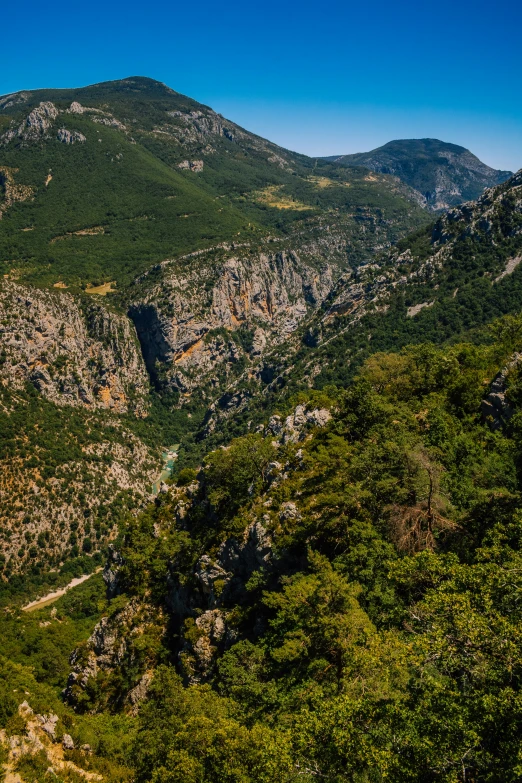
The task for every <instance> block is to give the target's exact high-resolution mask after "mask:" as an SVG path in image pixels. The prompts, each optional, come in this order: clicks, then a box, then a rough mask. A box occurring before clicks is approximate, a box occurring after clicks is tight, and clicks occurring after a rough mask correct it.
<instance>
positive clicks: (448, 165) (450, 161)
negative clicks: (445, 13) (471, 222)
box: [325, 139, 513, 212]
mask: <svg viewBox="0 0 522 783" xmlns="http://www.w3.org/2000/svg"><path fill="white" fill-rule="evenodd" d="M325 160H328V161H331V162H332V163H337V164H342V165H344V166H364V167H365V168H367V169H371V171H375V172H379V173H380V174H391V175H392V176H395V177H398V178H399V179H400V180H401V182H404V183H405V184H406V185H409V186H410V187H411V188H413V190H414V191H415V193H416V194H417V197H418V202H419V204H420V205H421V206H423V207H425V208H426V209H429V210H431V211H433V212H437V211H440V210H443V209H448V208H449V207H454V206H457V205H458V204H461V203H462V202H463V201H471V200H473V199H476V198H478V197H479V196H480V194H481V193H482V191H483V190H484V188H491V187H493V186H494V185H500V184H501V183H502V182H505V181H506V180H507V179H509V177H510V176H511V175H512V173H513V172H511V171H498V170H497V169H492V168H491V167H490V166H486V164H485V163H482V161H480V160H479V159H478V158H477V157H476V156H475V155H473V153H471V152H470V151H469V150H467V149H465V147H459V146H458V145H457V144H448V143H447V142H445V141H439V140H438V139H398V140H397V141H390V142H388V144H384V146H382V147H378V148H377V149H375V150H371V151H370V152H358V153H356V154H354V155H332V156H330V157H328V158H325Z"/></svg>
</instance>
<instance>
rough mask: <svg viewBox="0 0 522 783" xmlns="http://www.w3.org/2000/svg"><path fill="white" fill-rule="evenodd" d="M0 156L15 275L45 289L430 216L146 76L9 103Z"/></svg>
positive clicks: (400, 226)
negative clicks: (232, 249)
mask: <svg viewBox="0 0 522 783" xmlns="http://www.w3.org/2000/svg"><path fill="white" fill-rule="evenodd" d="M0 154H1V171H0V186H1V187H2V190H3V200H2V202H1V203H0V214H1V215H2V220H1V222H0V246H1V247H2V254H1V261H2V266H3V269H4V273H7V274H9V273H12V274H16V275H17V277H18V278H23V279H25V280H27V281H28V282H34V283H37V284H39V285H40V284H42V285H46V286H52V285H53V284H56V283H63V284H66V285H69V286H71V285H76V286H78V287H80V288H84V287H85V286H87V285H88V284H91V285H96V284H97V283H100V282H103V283H105V282H112V281H115V282H116V285H117V286H118V287H120V286H124V285H128V284H130V283H132V281H133V280H134V278H135V277H136V276H137V275H139V274H140V273H142V272H144V271H146V270H148V269H150V267H151V266H153V265H154V264H157V263H160V262H162V261H164V260H165V259H177V258H179V257H180V256H183V255H185V254H187V253H193V252H194V251H196V250H199V249H208V248H209V247H213V246H216V245H220V244H222V243H223V242H228V243H230V242H234V243H240V244H243V245H244V244H245V243H247V244H248V245H249V246H253V247H254V248H256V247H257V246H258V245H260V244H262V243H263V242H264V241H266V238H267V235H268V234H270V235H273V236H275V237H276V238H281V237H284V236H286V237H289V236H290V235H293V236H295V235H298V236H299V235H300V233H301V232H302V231H303V230H304V231H309V232H313V230H314V228H317V227H318V226H320V225H321V222H322V220H323V219H324V217H325V215H327V216H328V220H329V222H330V223H331V224H332V225H333V224H335V225H336V226H338V230H339V232H340V233H342V235H343V236H346V238H347V241H348V242H349V240H350V238H351V237H354V238H355V239H358V238H359V236H360V235H361V234H362V233H363V227H364V228H365V225H364V226H363V225H362V224H365V221H366V220H367V219H371V220H373V221H374V222H375V226H376V227H375V230H374V231H372V234H373V237H372V239H373V241H374V244H379V243H382V242H384V243H386V242H389V241H390V240H393V239H396V238H397V236H398V235H400V234H401V233H404V232H405V231H406V230H407V229H408V228H410V227H411V225H412V222H413V223H415V222H417V223H419V222H422V221H423V220H424V219H425V218H424V216H423V214H422V212H421V210H419V209H418V208H417V207H416V205H414V204H413V203H412V201H411V199H410V194H409V191H408V190H407V189H406V188H404V187H402V186H398V184H397V182H396V181H393V180H392V179H390V178H387V177H384V176H383V177H382V178H381V179H380V180H379V182H375V181H373V180H370V179H368V176H367V172H361V171H351V170H347V169H346V168H343V167H338V166H334V165H331V164H329V163H327V162H324V161H316V160H312V159H310V158H306V157H305V156H301V155H297V154H295V153H291V152H289V151H287V150H283V149H281V148H280V147H277V146H276V145H275V144H272V143H270V142H268V141H265V140H264V139H261V138H260V137H258V136H255V135H254V134H251V133H248V132H247V131H245V130H243V129H242V128H239V127H238V126H237V125H235V124H234V123H232V122H230V121H228V120H226V119H224V118H223V117H221V116H220V115H218V114H216V113H215V112H213V111H212V110H211V109H209V108H208V107H206V106H203V105H202V104H199V103H197V102H196V101H193V100H191V99H189V98H186V97H185V96H182V95H180V94H179V93H176V92H174V90H171V89H170V88H168V87H166V86H165V85H163V84H160V83H159V82H155V81H153V80H151V79H145V78H140V77H134V78H131V79H123V80H121V81H116V82H108V83H104V84H100V85H95V86H93V87H86V88H81V89H77V90H37V91H35V92H21V93H17V94H16V95H14V96H5V97H3V98H1V99H0ZM367 244H368V245H370V246H371V241H370V242H367ZM368 250H370V247H368ZM11 270H13V271H11Z"/></svg>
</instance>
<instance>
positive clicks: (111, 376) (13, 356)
mask: <svg viewBox="0 0 522 783" xmlns="http://www.w3.org/2000/svg"><path fill="white" fill-rule="evenodd" d="M0 342H1V350H2V365H1V367H0V379H3V381H4V383H9V384H11V385H12V386H13V387H15V388H16V387H20V386H22V385H23V384H25V383H26V382H27V381H29V382H30V383H32V384H33V385H34V386H36V388H37V389H39V390H40V391H41V392H42V394H44V395H45V396H46V397H47V398H48V399H49V400H52V401H53V402H55V403H57V404H59V405H76V406H85V407H88V408H89V409H92V410H94V409H97V408H103V409H110V410H113V411H115V412H119V413H122V412H126V411H132V412H134V413H136V414H137V415H140V416H142V415H145V414H146V410H147V401H146V396H147V392H148V379H147V374H146V371H145V368H144V365H143V361H142V357H141V354H140V350H139V344H138V342H137V340H136V336H135V334H134V331H133V328H132V324H131V323H130V322H129V321H128V320H127V319H126V318H125V317H123V316H118V315H116V314H114V313H111V312H109V311H108V310H107V309H105V308H104V307H102V306H101V305H96V304H87V305H86V306H85V307H84V308H82V307H81V306H80V305H79V304H78V302H77V301H75V299H74V298H73V297H72V296H71V295H70V294H69V293H67V292H62V291H57V292H50V291H42V290H38V289H35V288H28V287H27V286H21V285H18V284H17V283H15V282H12V281H9V280H2V281H1V282H0Z"/></svg>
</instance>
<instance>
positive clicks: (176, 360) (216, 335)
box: [129, 249, 335, 394]
mask: <svg viewBox="0 0 522 783" xmlns="http://www.w3.org/2000/svg"><path fill="white" fill-rule="evenodd" d="M334 275H335V270H334V268H333V266H332V265H331V264H328V263H326V262H324V261H323V263H319V264H318V263H317V262H316V264H315V265H314V264H312V263H311V262H310V261H303V260H302V259H301V257H300V256H299V255H298V253H297V252H295V251H281V252H273V253H269V252H267V253H263V252H259V253H257V252H250V251H249V250H248V249H245V250H240V252H239V253H233V254H231V253H222V254H221V257H218V258H216V256H215V254H213V253H209V254H207V255H203V256H200V257H199V258H198V259H196V260H195V261H193V262H192V263H191V264H190V266H189V265H187V266H186V267H185V269H181V268H180V265H179V264H176V265H172V267H170V266H169V264H165V265H164V266H163V269H162V279H161V281H160V282H159V283H157V284H153V285H152V286H151V287H150V288H149V289H148V290H147V293H146V295H145V297H143V298H141V297H140V298H136V299H135V301H134V302H133V304H132V306H131V307H130V310H129V314H130V317H131V318H132V320H133V321H134V323H135V326H136V330H137V333H138V337H139V339H140V342H141V345H142V349H143V355H144V358H145V362H146V364H147V367H148V369H149V371H150V373H151V374H152V376H153V377H154V378H156V380H158V381H160V382H161V383H162V384H164V385H167V386H169V387H171V388H175V389H177V390H179V391H181V392H182V393H185V394H187V393H190V392H191V391H192V390H193V389H194V388H195V387H197V386H199V387H201V386H202V385H203V384H205V383H207V382H208V383H209V384H210V386H211V387H215V388H217V387H218V386H220V385H221V384H222V382H223V378H221V379H220V378H218V375H219V374H221V375H224V376H225V379H226V377H227V376H228V375H231V374H232V367H233V365H235V364H237V363H238V362H240V361H241V359H243V358H244V357H245V356H256V355H260V354H262V353H263V351H264V349H265V346H266V345H267V343H270V344H271V345H273V344H277V343H279V342H282V341H284V340H285V339H287V337H288V335H289V334H291V333H292V332H294V331H295V329H296V328H297V326H298V324H299V323H300V322H301V321H302V320H303V318H304V317H305V316H306V315H307V314H308V313H310V312H311V311H313V310H314V309H315V308H317V307H318V306H319V305H320V303H321V302H322V301H323V300H324V298H325V297H326V295H327V294H328V292H329V290H330V287H331V285H332V280H333V277H334ZM240 330H243V331H242V332H241V331H240ZM245 330H248V337H249V342H250V344H249V345H246V346H245V345H244V344H243V345H242V343H241V341H240V340H238V339H237V335H238V334H244V333H245Z"/></svg>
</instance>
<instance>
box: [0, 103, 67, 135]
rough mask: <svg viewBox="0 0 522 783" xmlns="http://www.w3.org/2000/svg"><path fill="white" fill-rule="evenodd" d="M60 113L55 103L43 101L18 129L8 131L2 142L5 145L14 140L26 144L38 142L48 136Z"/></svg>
mask: <svg viewBox="0 0 522 783" xmlns="http://www.w3.org/2000/svg"><path fill="white" fill-rule="evenodd" d="M58 113H59V112H58V109H57V108H56V106H55V105H54V103H51V102H50V101H42V103H40V105H39V106H37V107H36V108H35V109H33V110H32V111H31V112H30V113H29V114H28V115H27V117H26V118H25V120H24V121H23V122H22V123H21V124H20V125H19V126H18V127H17V128H11V129H10V130H8V131H6V133H4V134H3V136H2V137H1V138H0V141H3V142H4V143H9V142H10V141H12V140H13V139H20V140H21V141H24V142H30V141H37V140H38V139H41V138H43V137H44V136H46V135H47V133H48V132H49V130H50V129H51V127H52V125H53V121H54V120H55V119H56V118H57V117H58Z"/></svg>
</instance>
